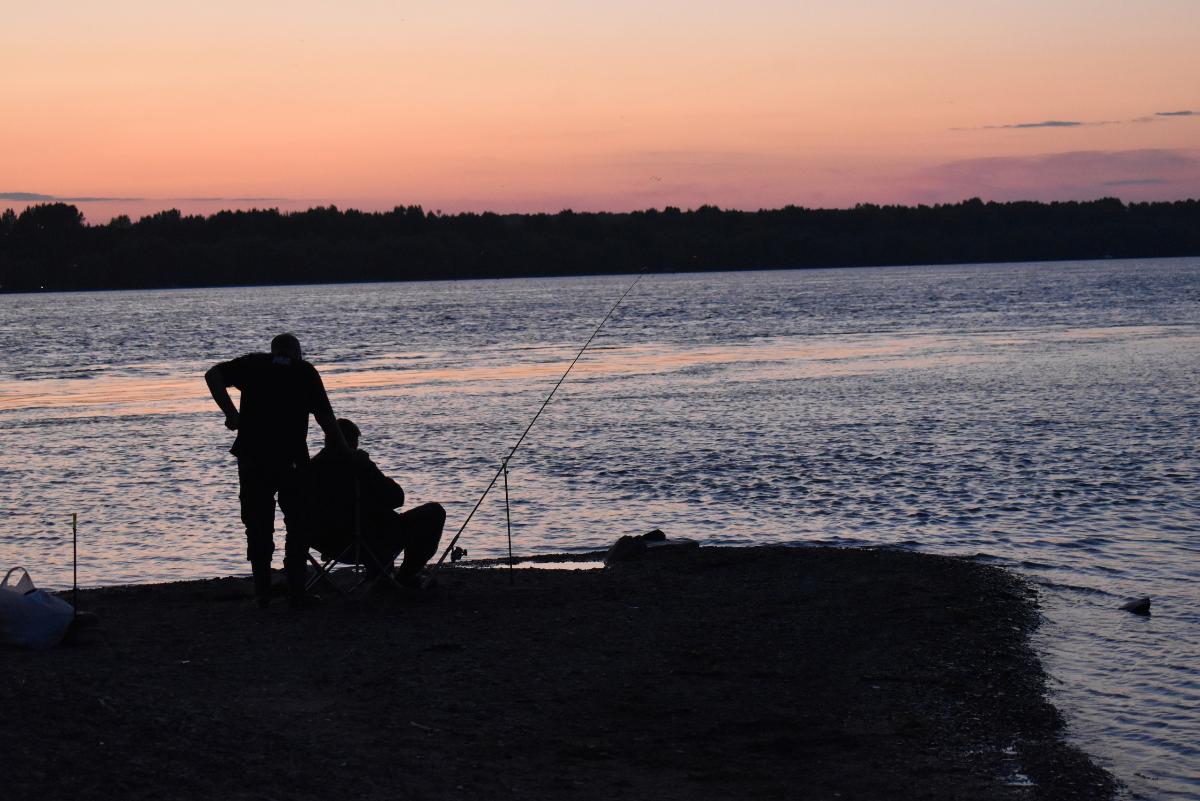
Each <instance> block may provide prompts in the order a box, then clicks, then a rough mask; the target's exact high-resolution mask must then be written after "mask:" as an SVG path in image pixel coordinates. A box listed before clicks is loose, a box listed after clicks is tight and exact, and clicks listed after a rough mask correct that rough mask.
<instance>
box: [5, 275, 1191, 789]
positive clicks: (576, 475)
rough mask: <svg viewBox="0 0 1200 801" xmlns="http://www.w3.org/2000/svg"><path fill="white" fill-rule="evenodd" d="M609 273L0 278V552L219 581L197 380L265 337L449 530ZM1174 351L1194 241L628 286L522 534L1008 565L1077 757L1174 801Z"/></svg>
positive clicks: (479, 550)
mask: <svg viewBox="0 0 1200 801" xmlns="http://www.w3.org/2000/svg"><path fill="white" fill-rule="evenodd" d="M631 280H632V278H631V277H630V276H608V277H594V278H562V279H518V280H502V281H474V282H470V281H468V282H443V283H432V282H431V283H413V284H372V285H362V284H359V285H334V286H291V287H262V288H250V289H244V288H243V289H189V290H170V291H141V292H111V293H105V292H99V293H79V294H55V295H50V294H46V295H20V296H14V295H7V296H0V479H2V481H0V565H4V566H7V565H11V564H24V565H27V566H28V567H29V568H30V569H31V571H32V572H33V574H34V577H35V578H36V579H38V580H39V581H40V582H41V583H43V584H46V585H48V586H52V587H64V586H68V585H69V584H70V582H71V568H70V560H71V546H70V526H71V514H72V513H76V514H78V516H79V537H80V543H81V545H80V552H79V581H80V583H81V584H82V585H85V586H94V585H104V584H117V583H127V582H144V581H163V580H172V579H183V578H195V577H206V576H217V575H227V574H231V573H239V572H245V570H246V566H245V563H244V562H243V561H242V555H243V545H242V534H241V531H240V525H239V523H238V513H237V500H236V471H235V467H234V462H233V459H232V457H231V456H230V455H229V454H228V452H227V451H228V447H229V444H230V439H231V434H230V433H229V432H227V431H226V430H225V429H224V427H223V425H222V419H223V418H222V416H221V415H220V414H219V413H218V412H217V410H216V407H215V406H214V405H213V404H212V401H211V400H210V399H209V398H208V397H207V393H206V389H205V386H204V382H203V378H202V374H203V372H204V370H205V369H206V368H207V367H208V366H210V365H211V364H213V363H215V362H217V361H219V360H223V359H227V358H231V357H233V356H236V355H239V354H241V353H244V352H248V351H252V350H263V349H265V348H266V345H267V343H268V341H269V340H270V338H271V336H272V335H274V334H275V333H278V332H280V331H284V330H290V331H293V332H295V333H296V334H297V335H298V336H299V337H300V339H301V341H302V342H303V343H304V344H305V347H306V355H307V356H308V357H309V358H310V359H311V360H312V361H313V362H314V363H315V364H317V365H318V367H319V368H320V369H321V371H322V375H323V376H324V378H325V382H326V385H327V387H328V388H329V391H330V397H331V399H332V401H333V404H334V408H335V411H336V412H337V413H338V415H339V416H348V417H351V418H353V419H355V420H356V421H357V422H358V423H359V425H360V427H361V428H362V430H363V447H364V448H365V449H366V450H368V451H370V452H371V454H372V457H373V458H374V459H375V461H376V462H377V463H378V464H379V465H380V466H381V467H383V468H384V469H385V470H386V471H387V472H389V473H391V474H393V475H395V476H396V477H397V478H398V479H399V480H400V481H401V483H402V484H403V485H404V486H405V489H406V491H407V493H408V496H409V500H410V502H411V503H423V502H425V501H435V500H436V501H440V502H442V503H443V504H445V505H446V507H447V510H448V512H449V516H450V519H449V523H448V527H449V529H450V531H454V530H456V529H457V527H458V525H459V523H460V522H461V521H462V519H463V518H464V517H465V515H466V513H467V512H468V511H469V510H470V508H471V506H472V505H473V504H474V502H475V500H476V499H477V498H478V496H479V494H480V493H481V492H482V490H483V488H484V487H485V486H486V485H487V482H488V481H489V480H490V479H491V477H492V475H493V473H494V472H495V470H496V469H497V467H498V465H499V462H500V459H501V458H502V457H503V455H504V454H505V453H506V452H507V449H508V447H510V446H511V444H512V443H513V442H514V441H515V439H516V438H517V436H518V435H519V434H520V432H521V431H522V430H523V429H524V428H525V425H526V424H527V423H528V421H529V419H530V418H531V417H532V416H533V414H534V412H535V411H536V410H537V408H538V406H539V405H540V404H541V401H542V399H543V398H544V397H545V396H546V394H547V393H548V392H549V390H550V388H551V387H552V386H553V385H554V382H555V381H556V380H557V379H558V376H559V375H560V374H561V373H562V370H563V369H564V367H565V366H566V364H567V363H568V362H569V360H570V359H571V358H572V357H573V356H574V354H575V351H576V350H577V349H578V347H579V346H580V345H581V344H582V342H583V341H584V340H585V339H586V338H587V336H588V335H589V334H590V333H591V330H592V328H593V327H594V326H595V325H596V323H597V322H598V321H599V319H600V318H601V317H602V316H603V315H604V313H605V312H606V311H607V310H608V308H609V307H610V306H611V304H612V303H613V302H614V301H615V299H616V298H617V297H619V296H620V294H621V292H622V291H623V290H624V289H625V287H627V286H628V285H629V284H630V282H631ZM1198 368H1200V259H1174V260H1145V261H1105V262H1086V263H1085V262H1060V263H1052V264H1012V265H986V266H984V265H981V266H939V267H889V268H878V269H853V270H808V271H775V272H753V273H707V274H670V275H650V276H647V277H645V278H644V279H643V280H642V281H641V283H640V284H639V285H638V286H637V287H636V289H635V290H634V292H633V293H632V294H631V295H630V296H629V298H628V300H627V301H626V302H625V303H624V304H623V305H622V306H621V307H620V308H619V309H618V310H617V312H616V314H615V315H614V316H613V318H612V320H610V321H609V323H608V324H607V325H606V326H605V328H604V329H603V330H602V331H601V333H600V335H599V336H598V337H597V338H596V341H595V343H594V344H593V346H592V348H591V349H589V351H588V352H587V354H586V355H585V356H584V357H583V359H582V360H581V361H580V363H579V365H578V366H577V367H576V368H575V371H574V372H573V373H572V374H571V377H570V378H569V379H568V381H567V383H566V384H564V385H563V388H562V389H561V390H560V391H559V393H558V395H557V396H556V397H555V400H554V401H553V402H552V403H551V404H550V406H549V407H548V408H547V410H546V412H545V414H544V415H543V416H542V418H541V419H540V420H539V421H538V424H537V425H536V426H535V427H534V429H533V430H532V432H531V433H530V435H529V438H528V440H527V441H526V444H525V446H524V447H523V448H522V450H521V451H520V453H519V454H518V456H517V458H516V459H515V460H514V462H513V466H512V471H511V474H510V490H511V495H512V515H513V536H514V539H515V543H516V546H515V547H516V551H517V552H518V553H522V554H534V553H557V552H570V551H582V550H590V549H595V548H602V547H605V546H607V545H608V544H609V543H610V542H611V541H612V540H613V539H614V538H615V537H617V536H618V535H621V534H627V533H640V532H643V531H646V530H649V529H651V528H655V527H660V528H662V529H663V530H664V531H666V532H667V533H668V534H669V535H675V536H689V537H693V538H696V539H699V540H701V541H703V542H705V543H710V544H746V543H765V542H793V543H823V544H833V545H847V546H851V545H891V546H898V547H904V548H914V549H918V550H924V551H930V552H936V553H948V554H963V555H969V556H972V557H974V558H977V559H981V560H986V561H989V562H994V563H996V564H999V565H1003V566H1006V567H1009V568H1012V569H1015V570H1017V571H1018V572H1020V573H1022V574H1024V575H1025V576H1027V577H1028V578H1029V579H1030V580H1032V581H1033V582H1035V583H1036V584H1038V585H1040V590H1041V598H1042V603H1043V605H1044V609H1045V613H1046V617H1047V623H1046V625H1045V626H1043V628H1042V629H1041V631H1040V633H1039V634H1038V637H1037V645H1038V647H1039V648H1040V649H1041V651H1042V654H1043V657H1044V659H1045V661H1046V664H1047V667H1048V669H1049V670H1050V672H1051V674H1052V677H1053V681H1054V692H1055V702H1056V703H1057V704H1058V705H1059V706H1060V707H1061V708H1063V709H1064V711H1065V712H1066V714H1067V717H1068V719H1069V721H1070V727H1071V733H1072V737H1073V738H1074V739H1075V740H1076V742H1078V743H1079V744H1080V745H1081V746H1082V747H1083V748H1084V749H1085V750H1087V751H1088V752H1089V753H1092V754H1094V755H1095V756H1096V757H1097V758H1098V759H1100V761H1102V762H1103V763H1104V764H1106V765H1107V766H1108V767H1109V768H1110V769H1111V770H1112V771H1113V772H1114V773H1115V774H1116V775H1117V776H1118V777H1119V778H1120V779H1121V780H1122V781H1124V782H1125V783H1127V785H1128V786H1129V788H1130V792H1131V794H1133V795H1136V796H1141V797H1145V798H1153V799H1159V798H1164V799H1165V798H1188V799H1200V775H1198V773H1200V767H1198V766H1200V746H1198V744H1200V713H1198V712H1197V710H1198V709H1200V672H1198V671H1200V582H1198V581H1197V578H1198V577H1200V562H1198V556H1200V496H1198V493H1197V486H1198V485H1197V469H1198V467H1200V460H1198V458H1197V452H1196V442H1197V437H1198V434H1200V399H1198V397H1197V391H1196V390H1197V374H1198ZM314 429H315V427H314ZM318 438H319V430H316V431H314V432H313V433H312V434H310V446H311V447H312V448H313V449H314V450H315V449H316V448H317V447H319V446H320V443H319V441H318ZM502 499H503V494H502V493H494V494H493V495H492V496H489V498H488V500H487V501H486V502H485V504H484V505H483V507H482V509H481V510H480V513H479V514H478V515H477V516H476V518H475V519H474V520H473V521H472V523H471V526H470V527H469V528H468V529H467V531H466V533H465V534H464V536H463V541H462V544H463V545H464V546H465V547H466V548H467V549H468V551H469V553H470V556H471V557H491V556H499V555H501V554H502V553H503V552H504V547H505V529H504V506H503V502H502ZM281 544H282V543H281ZM1140 595H1150V596H1152V597H1153V615H1152V616H1151V617H1148V618H1142V617H1136V616H1133V615H1130V614H1128V613H1126V612H1122V611H1120V610H1119V609H1118V607H1119V605H1120V604H1121V602H1122V601H1124V600H1125V599H1127V598H1130V597H1134V596H1140Z"/></svg>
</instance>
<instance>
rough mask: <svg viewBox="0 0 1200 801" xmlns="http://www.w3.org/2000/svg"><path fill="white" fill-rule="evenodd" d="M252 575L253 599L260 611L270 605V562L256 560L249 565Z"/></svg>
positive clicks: (267, 560)
mask: <svg viewBox="0 0 1200 801" xmlns="http://www.w3.org/2000/svg"><path fill="white" fill-rule="evenodd" d="M250 569H251V571H252V572H253V573H254V599H255V600H256V601H257V602H258V605H259V607H260V608H262V609H266V608H267V607H268V606H270V604H271V562H270V560H269V559H256V560H254V561H253V562H251V563H250Z"/></svg>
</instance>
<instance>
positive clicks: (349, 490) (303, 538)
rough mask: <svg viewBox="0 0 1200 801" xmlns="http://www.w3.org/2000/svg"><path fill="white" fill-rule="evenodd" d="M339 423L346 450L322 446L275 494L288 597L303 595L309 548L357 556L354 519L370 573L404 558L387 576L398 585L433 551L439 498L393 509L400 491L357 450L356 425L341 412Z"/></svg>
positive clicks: (416, 581) (441, 517)
mask: <svg viewBox="0 0 1200 801" xmlns="http://www.w3.org/2000/svg"><path fill="white" fill-rule="evenodd" d="M337 424H338V426H339V428H341V432H342V435H343V436H344V437H345V438H346V444H347V445H349V446H350V451H351V453H350V455H349V456H348V457H347V456H342V455H340V454H338V453H336V452H333V451H330V449H329V448H324V449H322V450H321V452H320V453H318V454H317V455H316V456H314V457H313V459H312V461H311V462H309V463H308V464H307V465H305V466H304V467H302V468H301V469H300V470H298V471H297V473H296V477H295V480H294V481H293V482H291V484H290V486H289V487H287V488H286V489H285V490H284V491H282V492H280V495H279V505H280V508H282V509H283V513H284V516H285V518H286V521H287V526H288V529H287V531H288V542H287V551H286V557H285V559H284V562H285V565H284V567H285V568H286V570H287V575H288V591H289V594H290V595H291V597H292V599H293V600H296V601H301V600H303V599H304V595H305V593H304V583H305V577H306V568H307V565H306V561H307V557H308V549H309V548H314V549H316V550H317V551H318V552H320V554H321V556H322V558H325V559H329V558H333V557H340V559H339V561H355V559H354V552H353V545H354V532H355V526H358V527H359V530H360V531H361V533H362V543H363V546H364V547H365V548H367V549H368V550H369V553H364V554H360V555H359V556H360V559H359V561H360V562H361V563H362V564H363V565H365V566H366V569H367V575H368V576H372V575H378V574H379V571H380V570H392V569H393V562H394V561H395V559H396V557H397V556H398V555H399V554H400V553H401V552H403V553H404V561H403V562H401V563H400V567H398V568H395V569H394V572H393V575H394V577H395V579H396V581H397V582H399V583H400V584H401V585H404V586H410V587H420V586H421V581H420V577H419V575H418V574H419V573H420V571H421V568H423V567H424V566H425V563H426V562H428V561H429V559H430V558H431V557H432V556H433V555H434V554H435V553H436V552H437V547H438V542H439V541H440V540H441V538H442V527H443V526H444V525H445V523H446V510H445V509H443V508H442V505H441V504H438V503H427V504H425V505H424V506H418V507H416V508H415V509H410V510H408V511H407V512H399V513H398V512H396V511H394V510H395V509H398V508H399V507H400V506H402V505H403V504H404V490H403V489H402V488H401V487H400V485H399V484H397V483H396V482H395V481H393V480H392V479H390V478H388V477H387V476H385V475H384V474H383V472H382V471H380V469H379V468H378V467H376V466H375V463H374V462H372V461H371V458H370V457H369V456H368V455H367V452H366V451H362V450H359V449H358V439H359V435H360V432H359V430H358V426H356V425H355V424H354V423H352V422H351V421H349V420H346V419H344V418H342V419H339V420H338V421H337ZM356 507H357V508H356ZM347 549H349V550H347Z"/></svg>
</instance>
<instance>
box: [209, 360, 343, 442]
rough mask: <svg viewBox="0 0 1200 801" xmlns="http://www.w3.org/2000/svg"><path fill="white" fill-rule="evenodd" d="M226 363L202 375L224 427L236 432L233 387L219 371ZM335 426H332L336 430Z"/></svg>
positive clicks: (237, 420) (236, 423)
mask: <svg viewBox="0 0 1200 801" xmlns="http://www.w3.org/2000/svg"><path fill="white" fill-rule="evenodd" d="M225 364H227V362H222V363H221V364H218V365H215V366H213V367H211V368H210V369H209V371H208V372H207V373H205V374H204V380H205V382H206V383H207V384H208V391H209V392H210V393H212V396H213V400H215V401H216V402H217V406H219V407H221V411H223V412H225V427H226V428H228V429H229V430H230V431H237V429H238V424H239V422H240V421H239V419H238V418H239V415H238V408H237V406H235V405H234V403H233V398H231V397H229V387H231V386H233V385H232V384H230V383H229V380H228V378H227V377H226V376H225V373H224V371H223V370H222V369H221V368H222V367H224V366H225ZM336 427H337V426H334V428H336Z"/></svg>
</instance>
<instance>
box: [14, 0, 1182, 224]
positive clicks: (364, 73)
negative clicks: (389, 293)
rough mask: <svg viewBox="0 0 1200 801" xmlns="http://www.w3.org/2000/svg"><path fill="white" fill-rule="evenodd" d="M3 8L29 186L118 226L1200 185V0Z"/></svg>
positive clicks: (1171, 194)
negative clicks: (337, 214) (346, 211)
mask: <svg viewBox="0 0 1200 801" xmlns="http://www.w3.org/2000/svg"><path fill="white" fill-rule="evenodd" d="M0 16H2V24H0V75H3V79H2V82H0V109H2V112H3V117H2V123H0V208H3V207H10V206H11V207H14V208H17V209H19V208H21V207H23V206H24V205H26V203H28V202H30V201H31V200H46V199H51V198H53V199H68V200H70V201H71V202H75V203H76V205H79V206H80V207H81V208H83V209H84V211H85V213H86V214H87V218H88V220H89V221H91V222H103V221H105V220H107V219H108V218H109V217H111V216H113V215H115V214H121V213H125V214H131V215H132V216H135V217H136V216H138V215H139V214H143V213H148V212H149V211H153V210H156V209H160V208H168V207H177V208H180V209H183V210H185V211H197V212H208V211H213V210H216V209H218V208H223V207H225V208H228V207H242V208H244V207H250V206H259V207H262V206H277V207H280V208H305V207H308V206H311V205H317V204H329V203H335V204H337V205H339V206H353V207H358V208H369V209H381V208H391V207H392V206H394V205H398V204H420V205H423V206H425V207H426V208H427V209H441V210H443V211H447V212H449V211H460V210H476V211H481V210H485V209H491V210H496V211H557V210H559V209H562V208H568V207H569V208H574V209H576V210H601V209H607V210H627V209H634V208H647V207H652V206H653V207H662V206H664V205H675V206H681V207H685V208H687V207H695V206H697V205H700V204H704V203H712V204H716V205H719V206H721V207H730V208H745V209H757V208H761V207H776V206H781V205H785V204H789V203H794V204H799V205H808V206H847V205H853V204H855V203H858V202H875V203H918V202H925V203H931V202H944V201H958V200H961V199H963V198H966V197H971V196H980V197H983V198H985V199H996V200H1009V199H1018V198H1032V199H1041V200H1054V199H1089V198H1095V197H1104V196H1117V197H1121V198H1123V199H1126V200H1171V199H1179V198H1185V197H1200V46H1198V45H1197V41H1196V38H1197V33H1198V32H1200V2H1196V0H1140V2H1136V3H1135V2H1129V1H1128V0H1040V1H1039V2H1030V1H1029V0H1006V2H970V3H965V2H961V1H959V0H956V1H954V2H951V0H907V2H882V1H881V0H857V1H856V0H847V2H838V3H834V2H805V1H802V0H795V1H794V2H766V1H764V0H743V1H742V2H736V3H735V2H706V1H705V0H690V1H689V2H675V1H674V0H671V1H670V2H645V3H635V2H628V1H627V0H610V2H606V3H583V2H574V1H572V0H559V2H541V1H538V2H499V1H497V2H453V1H451V2H440V3H437V2H376V1H374V0H371V1H369V2H368V1H365V0H359V1H358V2H355V1H353V0H350V1H349V2H341V3H337V2H315V1H313V0H291V1H290V2H286V3H284V2H258V1H257V0H241V2H237V3H233V2H227V1H226V0H208V1H207V2H203V3H186V4H184V3H164V2H160V1H158V0H155V1H154V2H151V1H150V0H124V1H123V2H100V3H85V2H57V1H56V0H44V1H43V2H41V3H33V2H27V3H13V2H7V3H5V7H4V10H3V14H2V15H0ZM25 193H29V194H25ZM34 196H36V197H34Z"/></svg>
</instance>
